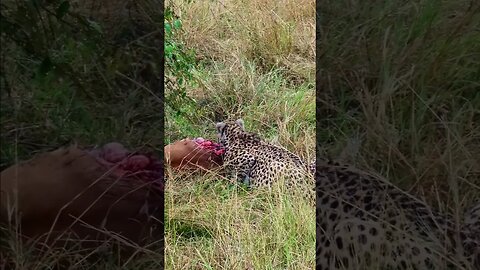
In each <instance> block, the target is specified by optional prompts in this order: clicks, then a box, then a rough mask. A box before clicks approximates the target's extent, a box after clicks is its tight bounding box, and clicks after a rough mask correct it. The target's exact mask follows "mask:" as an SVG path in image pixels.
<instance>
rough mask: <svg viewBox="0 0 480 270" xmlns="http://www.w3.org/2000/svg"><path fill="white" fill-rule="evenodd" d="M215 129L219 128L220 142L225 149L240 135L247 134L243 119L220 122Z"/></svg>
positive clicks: (218, 136)
mask: <svg viewBox="0 0 480 270" xmlns="http://www.w3.org/2000/svg"><path fill="white" fill-rule="evenodd" d="M215 127H216V128H217V138H218V142H219V143H221V144H222V145H223V146H225V147H227V146H228V144H229V142H232V140H235V139H237V138H238V137H239V135H240V134H242V133H245V125H244V122H243V120H242V119H237V120H235V121H231V120H227V121H223V122H218V123H216V124H215Z"/></svg>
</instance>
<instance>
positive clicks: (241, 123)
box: [235, 118, 245, 131]
mask: <svg viewBox="0 0 480 270" xmlns="http://www.w3.org/2000/svg"><path fill="white" fill-rule="evenodd" d="M235 123H236V124H237V125H239V126H240V128H242V130H243V131H245V123H244V122H243V120H242V119H240V118H239V119H237V121H235Z"/></svg>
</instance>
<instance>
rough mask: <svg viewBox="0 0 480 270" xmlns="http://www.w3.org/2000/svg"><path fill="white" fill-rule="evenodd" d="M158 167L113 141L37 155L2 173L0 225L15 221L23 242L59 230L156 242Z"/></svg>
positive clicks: (160, 201) (58, 234)
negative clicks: (94, 148) (95, 148)
mask: <svg viewBox="0 0 480 270" xmlns="http://www.w3.org/2000/svg"><path fill="white" fill-rule="evenodd" d="M129 155H130V156H129ZM160 165H161V164H160V163H159V162H158V161H156V160H155V159H154V158H153V156H150V155H146V154H136V155H134V154H133V153H130V152H128V151H127V150H126V149H125V148H123V146H121V145H120V144H116V143H113V144H108V145H106V146H105V147H103V148H101V149H97V150H93V151H88V150H82V149H79V148H77V147H76V146H71V147H68V148H61V149H58V150H56V151H53V152H48V153H43V154H40V155H37V156H35V157H34V158H32V159H31V160H28V161H26V162H21V163H19V164H15V165H13V166H11V167H9V168H7V169H5V170H4V171H2V173H1V207H0V222H2V223H4V224H12V223H15V222H16V223H17V224H20V225H21V233H22V235H23V236H24V237H25V238H26V239H29V238H38V237H41V239H44V240H47V239H48V241H47V242H48V243H54V242H55V241H57V240H58V239H57V237H61V236H62V233H65V232H67V233H73V234H70V235H68V237H70V238H72V237H75V239H77V238H78V239H87V238H88V239H90V240H102V239H108V238H109V237H110V236H109V235H110V234H111V233H114V234H118V235H119V236H121V237H122V238H124V239H127V240H129V241H133V243H135V244H139V245H142V244H143V243H146V242H147V241H148V242H152V241H155V240H159V239H160V238H161V237H162V233H163V225H162V224H161V223H159V222H158V221H160V222H162V221H163V172H162V168H161V166H160ZM152 217H156V218H157V219H158V220H157V221H155V220H153V219H152ZM102 231H104V232H105V231H107V233H104V232H102ZM64 236H65V237H67V235H65V234H64ZM25 238H24V239H25ZM61 242H62V241H60V243H61Z"/></svg>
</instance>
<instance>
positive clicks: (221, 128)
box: [215, 122, 225, 133]
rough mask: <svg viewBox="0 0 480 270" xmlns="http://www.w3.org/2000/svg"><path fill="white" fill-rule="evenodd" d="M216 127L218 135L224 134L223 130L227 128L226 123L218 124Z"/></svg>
mask: <svg viewBox="0 0 480 270" xmlns="http://www.w3.org/2000/svg"><path fill="white" fill-rule="evenodd" d="M215 127H216V128H217V132H218V133H222V130H223V129H224V128H225V123H224V122H218V123H216V124H215Z"/></svg>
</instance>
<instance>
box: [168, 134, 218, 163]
mask: <svg viewBox="0 0 480 270" xmlns="http://www.w3.org/2000/svg"><path fill="white" fill-rule="evenodd" d="M164 153H165V162H166V163H167V164H169V165H170V166H172V167H173V168H203V169H212V168H214V167H218V166H219V165H221V164H222V159H221V157H220V156H218V155H216V154H215V153H213V152H212V151H209V150H208V149H205V148H202V147H200V146H198V145H197V144H196V143H195V142H194V141H192V140H190V139H184V140H180V141H176V142H174V143H171V144H169V145H167V146H165V152H164Z"/></svg>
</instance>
